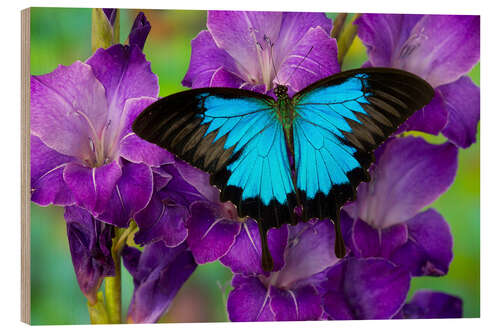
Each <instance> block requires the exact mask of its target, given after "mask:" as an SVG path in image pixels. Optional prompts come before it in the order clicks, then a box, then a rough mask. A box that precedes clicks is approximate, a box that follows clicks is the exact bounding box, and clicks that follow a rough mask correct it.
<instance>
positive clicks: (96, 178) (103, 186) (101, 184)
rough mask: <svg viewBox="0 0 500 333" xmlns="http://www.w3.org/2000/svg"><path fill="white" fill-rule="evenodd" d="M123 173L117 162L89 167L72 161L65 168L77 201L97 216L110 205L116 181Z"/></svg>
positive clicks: (65, 173)
mask: <svg viewBox="0 0 500 333" xmlns="http://www.w3.org/2000/svg"><path fill="white" fill-rule="evenodd" d="M121 175H122V170H121V167H120V166H119V165H118V163H117V162H112V163H110V164H107V165H104V166H102V167H99V168H87V167H85V166H82V165H79V164H75V163H71V164H69V165H67V166H66V168H64V172H63V178H64V181H65V182H66V184H67V185H68V187H69V188H70V190H71V192H72V193H73V195H74V198H75V200H76V203H77V204H78V205H79V206H81V207H83V208H85V209H87V210H89V212H90V213H91V214H92V215H94V216H97V215H99V214H102V213H103V212H104V210H105V209H106V207H107V205H108V201H109V199H111V195H112V193H113V190H114V188H115V185H116V182H117V181H118V179H119V178H120V177H121Z"/></svg>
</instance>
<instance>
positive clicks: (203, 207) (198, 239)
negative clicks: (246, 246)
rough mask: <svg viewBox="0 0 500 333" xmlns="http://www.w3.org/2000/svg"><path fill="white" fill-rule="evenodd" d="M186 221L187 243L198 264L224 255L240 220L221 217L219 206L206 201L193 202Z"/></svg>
mask: <svg viewBox="0 0 500 333" xmlns="http://www.w3.org/2000/svg"><path fill="white" fill-rule="evenodd" d="M190 210H191V218H190V219H189V220H188V221H187V227H188V230H189V235H188V238H187V243H188V245H189V248H190V249H191V251H192V252H193V256H194V258H195V260H196V262H197V263H198V264H205V263H207V262H211V261H215V260H217V259H219V258H220V257H222V256H223V255H225V254H226V253H227V252H228V251H229V249H230V248H231V246H232V245H233V244H234V242H235V240H236V236H237V235H238V234H239V232H240V230H241V225H242V223H241V222H236V221H231V220H228V219H225V218H223V217H222V216H223V215H222V213H221V211H220V209H219V207H218V206H217V205H216V204H213V203H210V202H208V201H198V202H194V203H193V204H192V205H191V207H190Z"/></svg>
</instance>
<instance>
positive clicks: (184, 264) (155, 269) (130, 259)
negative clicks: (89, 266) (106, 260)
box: [123, 242, 196, 323]
mask: <svg viewBox="0 0 500 333" xmlns="http://www.w3.org/2000/svg"><path fill="white" fill-rule="evenodd" d="M123 263H124V265H125V267H126V268H127V270H128V271H129V272H130V274H131V275H132V276H133V278H134V294H133V296H132V301H131V303H130V306H129V309H128V315H127V321H128V322H129V323H154V322H156V321H157V320H158V319H159V318H160V317H161V316H162V315H163V314H164V313H165V312H166V311H167V310H168V308H169V306H170V305H171V304H172V300H173V299H174V297H175V295H176V294H177V292H178V291H179V289H180V288H181V287H182V285H183V284H184V282H186V280H187V279H188V278H189V277H190V276H191V274H192V273H193V272H194V270H195V269H196V263H195V262H194V259H193V256H192V255H191V252H190V251H189V250H187V246H186V245H185V244H181V245H180V246H177V247H173V248H169V247H166V246H165V245H164V243H163V242H155V243H153V244H149V245H147V246H146V247H145V248H144V251H143V252H142V253H141V251H139V250H138V249H136V248H132V247H125V248H124V249H123Z"/></svg>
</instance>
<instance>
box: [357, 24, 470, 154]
mask: <svg viewBox="0 0 500 333" xmlns="http://www.w3.org/2000/svg"><path fill="white" fill-rule="evenodd" d="M356 24H357V25H358V27H359V29H358V35H359V37H360V38H361V40H362V41H363V43H364V45H365V46H366V47H367V52H368V57H369V63H368V65H369V66H381V67H395V68H401V69H404V70H407V71H410V72H413V73H415V74H417V75H419V76H421V77H422V78H423V79H425V80H427V81H428V82H429V83H430V84H431V85H432V86H433V87H434V88H435V90H436V94H435V97H434V99H433V100H432V102H431V103H430V104H428V105H427V106H425V107H424V108H423V109H422V110H420V111H418V112H416V113H415V114H414V115H413V116H412V117H410V118H409V119H408V120H407V121H406V123H405V124H403V125H402V127H401V130H418V131H423V132H427V133H431V134H434V135H437V134H438V133H440V132H441V133H443V135H444V136H446V137H447V138H448V139H449V140H450V141H451V142H453V143H454V144H456V145H457V146H459V147H461V148H467V147H469V146H470V145H471V144H472V143H474V142H475V141H476V131H477V124H478V121H479V87H477V86H476V85H475V84H474V83H473V82H472V80H471V79H470V78H469V77H467V76H465V75H466V74H467V73H468V72H469V71H470V70H471V69H472V67H473V66H474V65H475V64H476V63H477V62H478V61H479V16H465V15H398V14H384V15H381V14H364V15H362V16H361V17H360V18H359V19H357V20H356Z"/></svg>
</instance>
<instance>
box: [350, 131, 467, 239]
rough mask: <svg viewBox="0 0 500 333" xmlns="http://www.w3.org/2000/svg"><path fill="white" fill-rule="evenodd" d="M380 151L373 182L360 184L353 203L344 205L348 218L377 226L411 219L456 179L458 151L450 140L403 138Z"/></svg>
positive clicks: (373, 173)
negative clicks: (435, 140) (438, 143)
mask: <svg viewBox="0 0 500 333" xmlns="http://www.w3.org/2000/svg"><path fill="white" fill-rule="evenodd" d="M379 150H381V151H382V153H378V154H377V155H378V157H377V161H376V164H375V166H374V168H373V170H372V172H371V174H372V181H371V182H370V183H362V184H360V185H359V187H358V194H357V200H356V202H355V203H354V204H352V205H348V206H346V207H345V208H344V209H345V210H346V211H347V212H348V213H349V214H350V215H351V217H353V218H360V219H362V220H363V221H366V222H367V223H369V224H370V225H372V226H374V227H376V228H381V229H383V228H388V227H390V226H392V225H395V224H398V223H401V222H404V221H406V220H408V219H410V218H412V217H413V216H415V215H416V214H417V212H418V211H420V210H421V209H422V208H423V207H425V206H427V205H428V204H430V203H432V202H433V201H434V200H436V199H437V198H438V197H439V196H440V195H441V194H442V193H444V192H445V191H446V190H447V189H448V187H449V186H450V185H451V184H452V182H453V179H454V178H455V174H456V170H457V157H458V151H457V148H456V147H455V145H453V144H451V143H445V144H441V145H433V144H430V143H427V142H426V141H425V140H424V139H422V138H416V137H405V138H397V139H393V140H390V141H388V142H387V143H386V144H385V145H384V146H382V147H381V148H379ZM394 203H397V204H394Z"/></svg>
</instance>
